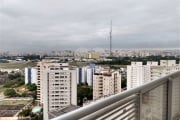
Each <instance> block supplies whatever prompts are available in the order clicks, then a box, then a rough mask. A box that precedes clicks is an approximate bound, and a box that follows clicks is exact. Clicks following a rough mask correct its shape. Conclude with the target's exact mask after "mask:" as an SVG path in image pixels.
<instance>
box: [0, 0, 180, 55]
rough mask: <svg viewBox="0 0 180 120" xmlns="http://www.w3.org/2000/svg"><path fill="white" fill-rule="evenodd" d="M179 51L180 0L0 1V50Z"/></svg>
mask: <svg viewBox="0 0 180 120" xmlns="http://www.w3.org/2000/svg"><path fill="white" fill-rule="evenodd" d="M110 20H112V21H113V48H161V47H162V48H166V47H168V48H177V47H180V1H179V0H0V51H1V50H3V51H6V50H8V51H43V50H61V49H77V48H108V46H109V38H108V37H109V28H110Z"/></svg>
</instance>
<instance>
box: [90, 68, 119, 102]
mask: <svg viewBox="0 0 180 120" xmlns="http://www.w3.org/2000/svg"><path fill="white" fill-rule="evenodd" d="M119 92H121V75H120V74H119V71H113V70H111V71H109V70H102V71H100V72H98V73H94V75H93V99H94V100H96V99H99V98H101V97H106V96H110V95H114V94H116V93H119Z"/></svg>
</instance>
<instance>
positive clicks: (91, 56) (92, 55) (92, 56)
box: [84, 53, 100, 59]
mask: <svg viewBox="0 0 180 120" xmlns="http://www.w3.org/2000/svg"><path fill="white" fill-rule="evenodd" d="M84 58H86V59H99V58H100V54H99V53H85V54H84Z"/></svg>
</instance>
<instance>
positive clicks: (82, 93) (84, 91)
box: [77, 85, 93, 105]
mask: <svg viewBox="0 0 180 120" xmlns="http://www.w3.org/2000/svg"><path fill="white" fill-rule="evenodd" d="M77 97H78V105H82V104H83V102H84V99H87V100H92V98H93V88H92V87H90V86H87V85H78V89H77Z"/></svg>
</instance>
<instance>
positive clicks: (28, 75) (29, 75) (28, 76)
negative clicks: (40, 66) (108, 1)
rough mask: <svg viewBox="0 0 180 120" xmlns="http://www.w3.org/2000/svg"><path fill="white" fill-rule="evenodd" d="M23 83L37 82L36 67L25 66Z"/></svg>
mask: <svg viewBox="0 0 180 120" xmlns="http://www.w3.org/2000/svg"><path fill="white" fill-rule="evenodd" d="M24 77H25V84H33V83H34V84H37V69H35V68H32V67H27V68H25V76H24Z"/></svg>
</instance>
